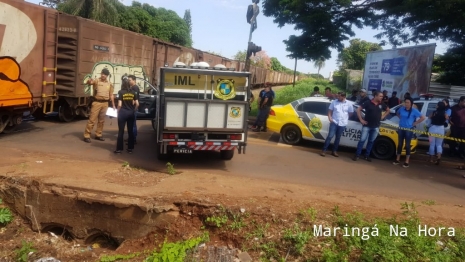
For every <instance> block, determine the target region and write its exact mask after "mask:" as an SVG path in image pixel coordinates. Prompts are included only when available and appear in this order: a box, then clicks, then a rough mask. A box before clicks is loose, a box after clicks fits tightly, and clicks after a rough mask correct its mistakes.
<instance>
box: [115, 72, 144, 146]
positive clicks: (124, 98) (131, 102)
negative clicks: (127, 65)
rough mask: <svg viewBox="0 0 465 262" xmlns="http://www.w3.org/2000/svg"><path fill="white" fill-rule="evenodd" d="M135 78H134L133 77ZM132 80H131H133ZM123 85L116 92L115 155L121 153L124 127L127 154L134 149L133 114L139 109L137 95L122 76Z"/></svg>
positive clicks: (127, 79)
mask: <svg viewBox="0 0 465 262" xmlns="http://www.w3.org/2000/svg"><path fill="white" fill-rule="evenodd" d="M134 78H135V77H134ZM134 78H132V79H134ZM122 80H123V84H122V86H121V90H120V91H119V92H118V139H117V143H116V150H115V154H120V153H121V152H122V151H123V136H124V126H125V125H126V126H127V129H128V135H129V137H128V149H127V151H128V153H130V154H131V153H132V150H133V149H134V132H133V131H134V130H133V128H134V119H135V117H134V112H135V111H136V110H137V108H139V100H138V95H137V94H136V92H134V90H133V89H131V85H130V83H129V77H127V76H123V79H122Z"/></svg>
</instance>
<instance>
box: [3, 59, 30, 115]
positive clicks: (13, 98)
mask: <svg viewBox="0 0 465 262" xmlns="http://www.w3.org/2000/svg"><path fill="white" fill-rule="evenodd" d="M0 97H2V98H6V99H4V101H2V102H1V104H0V107H1V106H12V105H27V104H29V102H30V101H31V99H32V94H31V90H30V89H29V86H28V85H27V83H26V82H24V81H23V80H21V67H20V65H19V64H18V62H17V61H16V60H15V59H14V58H13V57H8V56H0Z"/></svg>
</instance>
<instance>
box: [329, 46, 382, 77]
mask: <svg viewBox="0 0 465 262" xmlns="http://www.w3.org/2000/svg"><path fill="white" fill-rule="evenodd" d="M349 43H350V44H349V46H348V47H346V48H344V49H343V50H342V51H341V52H340V53H339V56H338V63H339V64H340V69H353V70H362V69H364V68H365V58H366V55H367V53H368V52H372V51H378V50H383V49H382V47H381V46H380V45H379V44H376V43H370V42H367V41H365V40H360V39H359V38H355V39H352V40H350V41H349Z"/></svg>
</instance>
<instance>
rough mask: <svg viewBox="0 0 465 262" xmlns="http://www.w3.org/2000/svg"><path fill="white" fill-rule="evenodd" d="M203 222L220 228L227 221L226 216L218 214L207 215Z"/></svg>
mask: <svg viewBox="0 0 465 262" xmlns="http://www.w3.org/2000/svg"><path fill="white" fill-rule="evenodd" d="M205 222H206V223H207V224H208V225H210V226H216V227H218V228H220V227H222V226H223V225H225V224H226V223H227V222H228V216H226V215H220V216H211V217H207V219H206V220H205Z"/></svg>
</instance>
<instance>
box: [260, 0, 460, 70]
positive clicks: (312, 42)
mask: <svg viewBox="0 0 465 262" xmlns="http://www.w3.org/2000/svg"><path fill="white" fill-rule="evenodd" d="M463 10H465V1H462V0H450V1H439V0H431V1H425V0H411V1H397V0H386V1H380V0H369V1H346V0H343V1H325V0H315V1H310V0H293V1H289V0H264V1H263V13H264V15H265V16H268V17H273V18H274V22H275V23H277V24H278V26H279V27H283V26H284V25H287V24H288V25H292V26H294V28H295V29H296V31H300V32H301V34H300V35H291V36H289V38H288V39H287V40H284V42H285V44H286V46H287V48H286V49H287V51H289V52H290V53H291V55H290V56H291V57H297V58H299V59H305V60H307V61H310V60H316V59H318V58H319V57H320V56H323V57H324V58H326V59H329V58H330V57H331V52H330V49H331V48H335V49H338V50H339V51H342V49H343V48H344V46H343V42H344V41H346V40H349V38H350V37H353V36H354V35H355V34H354V32H353V30H352V29H353V28H354V27H357V28H363V27H367V26H369V27H372V28H373V29H376V30H381V31H382V32H381V33H380V34H378V35H376V36H375V37H378V38H379V39H381V38H383V37H386V38H387V40H388V42H389V43H391V44H392V45H394V46H401V45H402V44H403V43H419V42H423V41H428V40H432V39H441V40H443V41H450V42H452V43H453V44H459V45H464V44H465V40H464V38H463V31H464V26H463V25H464V24H465V12H463ZM381 43H382V44H383V45H384V44H386V41H381ZM462 75H464V74H463V72H462Z"/></svg>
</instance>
